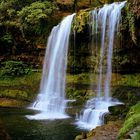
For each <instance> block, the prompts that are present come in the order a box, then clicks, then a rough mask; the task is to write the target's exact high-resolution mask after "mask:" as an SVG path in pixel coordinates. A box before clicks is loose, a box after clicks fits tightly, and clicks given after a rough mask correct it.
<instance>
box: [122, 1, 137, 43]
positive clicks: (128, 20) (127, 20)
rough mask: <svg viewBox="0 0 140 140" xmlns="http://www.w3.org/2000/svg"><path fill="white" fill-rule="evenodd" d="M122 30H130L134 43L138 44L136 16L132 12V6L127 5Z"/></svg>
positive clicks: (123, 15)
mask: <svg viewBox="0 0 140 140" xmlns="http://www.w3.org/2000/svg"><path fill="white" fill-rule="evenodd" d="M121 30H129V33H130V35H131V39H132V41H133V42H134V43H135V44H136V42H137V38H136V28H135V15H134V14H133V12H132V5H131V4H130V3H127V5H126V6H125V8H124V11H123V14H122V24H121Z"/></svg>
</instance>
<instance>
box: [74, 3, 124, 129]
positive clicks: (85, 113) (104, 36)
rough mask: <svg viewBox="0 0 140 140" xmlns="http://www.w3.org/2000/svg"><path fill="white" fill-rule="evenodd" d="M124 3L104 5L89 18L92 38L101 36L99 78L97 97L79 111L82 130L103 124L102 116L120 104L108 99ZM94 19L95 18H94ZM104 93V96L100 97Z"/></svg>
mask: <svg viewBox="0 0 140 140" xmlns="http://www.w3.org/2000/svg"><path fill="white" fill-rule="evenodd" d="M125 3H126V2H119V3H113V4H110V5H105V6H104V7H103V8H101V9H99V10H98V12H96V11H95V10H93V11H92V12H91V13H92V14H91V16H92V17H93V23H92V24H93V26H92V27H93V28H95V25H96V27H98V29H97V28H96V29H95V30H93V31H94V33H93V38H94V37H95V36H94V34H95V35H96V33H97V30H98V32H100V34H101V49H100V61H99V77H98V86H97V97H96V98H92V99H90V100H88V101H87V103H86V106H85V109H84V110H82V111H81V114H80V116H79V117H78V118H77V122H76V124H77V125H78V126H79V127H80V128H83V129H87V130H91V129H93V128H95V127H96V126H100V125H102V124H103V119H102V118H103V115H104V114H105V113H108V107H109V106H114V105H116V104H121V103H120V102H118V101H117V100H114V99H113V100H112V98H111V97H110V82H111V75H112V54H113V44H114V37H115V33H116V32H117V31H118V27H119V22H120V17H121V9H122V8H123V7H124V6H125ZM95 17H96V18H95ZM105 50H107V66H106V67H107V68H106V78H105V84H104V86H105V88H104V90H103V85H102V83H103V74H102V73H103V60H104V59H106V58H105V54H106V51H105ZM102 92H104V94H105V95H104V96H102Z"/></svg>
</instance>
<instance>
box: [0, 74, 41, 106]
mask: <svg viewBox="0 0 140 140" xmlns="http://www.w3.org/2000/svg"><path fill="white" fill-rule="evenodd" d="M40 80H41V72H40V71H34V72H32V73H31V74H30V75H23V76H20V77H12V78H9V77H7V78H0V106H8V107H11V106H16V107H19V106H23V105H27V104H28V103H29V102H30V101H32V100H33V99H34V98H35V96H36V93H37V92H38V90H39V83H40Z"/></svg>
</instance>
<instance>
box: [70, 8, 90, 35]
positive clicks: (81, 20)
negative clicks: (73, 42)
mask: <svg viewBox="0 0 140 140" xmlns="http://www.w3.org/2000/svg"><path fill="white" fill-rule="evenodd" d="M88 20H89V11H86V10H83V11H80V12H79V13H78V14H77V15H76V17H75V19H74V22H73V27H72V28H73V30H76V31H77V32H78V33H79V32H82V31H83V28H84V27H85V25H86V24H87V23H88Z"/></svg>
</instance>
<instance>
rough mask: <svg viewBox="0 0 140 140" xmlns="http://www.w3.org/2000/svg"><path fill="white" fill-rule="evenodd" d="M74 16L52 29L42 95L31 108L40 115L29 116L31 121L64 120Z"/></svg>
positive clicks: (45, 62) (44, 66)
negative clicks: (70, 39)
mask: <svg viewBox="0 0 140 140" xmlns="http://www.w3.org/2000/svg"><path fill="white" fill-rule="evenodd" d="M74 15H75V14H73V15H69V16H67V17H66V18H64V20H63V21H62V22H61V23H60V24H59V25H57V26H56V27H54V28H53V29H52V32H51V34H50V36H49V39H48V44H47V49H46V54H45V59H44V65H43V74H42V81H41V85H40V93H39V95H38V97H37V99H36V101H35V102H34V103H33V104H32V106H31V107H30V108H31V109H35V110H39V111H40V113H39V114H36V115H33V116H27V117H28V118H29V119H37V120H41V119H62V118H67V117H68V115H67V114H66V113H65V109H66V106H67V100H66V99H65V79H66V69H67V52H68V45H69V36H70V32H71V24H72V21H73V17H74Z"/></svg>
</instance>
